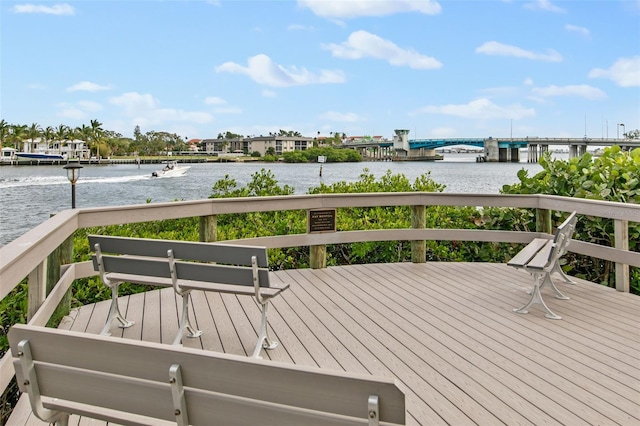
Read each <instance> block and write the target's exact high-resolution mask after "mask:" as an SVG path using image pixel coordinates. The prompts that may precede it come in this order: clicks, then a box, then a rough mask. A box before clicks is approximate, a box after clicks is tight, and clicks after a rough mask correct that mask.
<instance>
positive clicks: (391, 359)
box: [296, 270, 497, 424]
mask: <svg viewBox="0 0 640 426" xmlns="http://www.w3.org/2000/svg"><path fill="white" fill-rule="evenodd" d="M296 272H297V273H300V274H304V275H315V276H316V277H318V278H320V280H321V281H323V285H319V286H317V287H315V289H316V290H317V292H318V293H314V295H315V296H316V298H317V299H318V301H319V302H321V303H322V304H325V303H329V302H330V301H332V302H333V303H335V304H337V305H338V306H339V309H337V310H336V311H335V313H334V316H335V317H336V318H337V319H338V321H339V322H340V323H341V324H342V325H343V327H345V328H346V329H347V331H348V332H349V333H350V334H351V338H350V339H351V340H350V341H349V342H347V345H349V344H350V343H353V342H356V341H358V342H359V343H360V345H362V346H364V347H366V348H367V349H368V350H369V351H370V352H371V353H372V355H373V356H374V357H375V359H377V362H379V363H382V364H385V365H388V366H390V367H391V369H392V372H393V373H394V374H395V375H396V377H398V379H399V380H401V381H403V382H405V384H406V386H408V387H410V388H412V387H414V386H417V387H418V389H420V388H421V387H422V386H424V385H425V384H427V382H428V384H429V385H431V386H432V387H433V390H434V391H435V393H433V394H431V393H429V394H428V395H424V394H422V395H421V396H422V397H423V398H425V400H423V403H425V404H427V405H428V406H429V407H430V408H431V410H433V411H435V412H437V413H438V414H439V415H441V416H443V418H449V419H455V423H459V424H464V423H470V424H473V423H476V422H477V420H473V419H474V418H476V419H478V418H483V419H485V422H486V423H488V424H493V423H496V422H497V419H496V417H495V416H492V415H491V413H489V412H488V411H486V409H485V408H483V407H481V406H479V405H478V404H476V403H474V402H473V401H470V400H469V399H468V398H466V397H465V396H464V395H463V392H461V391H460V389H458V388H457V387H456V386H455V385H453V384H452V383H450V382H449V381H448V380H446V379H445V378H444V377H442V376H441V375H440V373H439V372H438V371H436V370H434V369H432V368H428V369H425V368H424V365H423V363H422V361H421V360H420V359H419V358H418V357H417V356H415V354H413V353H411V352H408V351H404V350H402V348H398V347H391V348H390V347H388V346H387V345H386V344H385V341H384V340H387V339H389V335H388V333H387V332H386V331H384V330H380V331H378V330H376V329H374V328H367V327H365V326H363V325H362V324H361V322H360V321H359V319H361V320H364V319H366V317H365V316H362V315H359V314H358V310H357V307H355V306H353V305H352V304H351V303H349V302H348V301H346V300H345V299H344V298H343V297H342V295H341V294H340V293H336V292H335V291H334V290H333V289H330V288H329V286H328V285H327V284H328V281H330V280H332V279H335V278H334V277H332V276H331V275H332V274H331V272H328V271H326V270H297V271H296ZM341 285H345V283H344V282H341ZM381 334H382V335H383V337H382V340H381ZM349 346H350V345H349ZM354 352H355V351H354ZM414 403H416V402H414ZM418 417H419V416H418Z"/></svg>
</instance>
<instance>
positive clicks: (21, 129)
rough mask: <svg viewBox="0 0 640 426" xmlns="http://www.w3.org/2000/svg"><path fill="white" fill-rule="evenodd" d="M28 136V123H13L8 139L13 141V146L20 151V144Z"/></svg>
mask: <svg viewBox="0 0 640 426" xmlns="http://www.w3.org/2000/svg"><path fill="white" fill-rule="evenodd" d="M26 138H27V125H26V124H13V125H11V126H10V128H9V135H8V137H7V139H9V141H11V142H13V147H14V148H15V149H16V151H20V148H21V147H20V145H21V144H22V143H23V141H24V140H25V139H26Z"/></svg>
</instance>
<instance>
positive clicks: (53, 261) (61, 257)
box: [46, 234, 73, 318]
mask: <svg viewBox="0 0 640 426" xmlns="http://www.w3.org/2000/svg"><path fill="white" fill-rule="evenodd" d="M48 259H49V260H48V262H47V269H46V271H47V295H48V294H49V293H51V290H53V287H54V286H55V285H56V283H57V282H58V281H59V280H60V267H61V266H62V265H68V264H70V263H71V262H72V261H73V234H71V235H70V236H69V238H67V239H66V240H64V242H63V243H62V244H60V246H58V248H56V249H55V250H54V251H53V252H51V254H50V255H49V258H48ZM70 309H71V289H69V290H68V291H67V292H66V293H65V295H64V297H63V298H62V300H61V301H60V305H58V308H57V309H56V311H55V312H54V314H53V315H52V316H51V318H62V317H63V316H65V315H67V314H69V311H70Z"/></svg>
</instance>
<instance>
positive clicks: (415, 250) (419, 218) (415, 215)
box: [411, 206, 427, 263]
mask: <svg viewBox="0 0 640 426" xmlns="http://www.w3.org/2000/svg"><path fill="white" fill-rule="evenodd" d="M426 211H427V209H426V207H425V206H411V227H412V228H413V229H424V227H425V224H426ZM411 261H412V262H413V263H426V262H427V242H426V241H425V240H413V241H411Z"/></svg>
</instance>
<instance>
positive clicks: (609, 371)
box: [469, 302, 637, 379]
mask: <svg viewBox="0 0 640 426" xmlns="http://www.w3.org/2000/svg"><path fill="white" fill-rule="evenodd" d="M471 303H472V305H471V306H469V309H476V307H475V306H474V305H473V302H471ZM522 318H526V316H522ZM519 321H520V322H521V321H522V319H520V320H519ZM541 321H542V322H541V323H540V324H541V326H542V328H540V329H537V330H536V329H534V330H533V331H534V332H535V333H536V334H531V335H529V336H527V337H529V338H531V339H533V341H535V342H536V345H538V344H540V343H543V342H545V340H542V339H541V337H542V336H545V335H547V334H551V335H552V336H553V333H557V332H560V331H562V326H563V324H562V323H560V322H555V321H554V322H551V323H549V321H548V320H546V319H544V318H542V320H541ZM563 321H564V320H563ZM525 322H526V320H525ZM538 322H540V321H539V320H536V321H532V322H531V324H532V325H533V324H535V323H538ZM505 325H507V326H509V327H511V328H512V325H511V323H510V322H509V323H507V324H505ZM529 329H530V327H528V328H521V327H520V326H519V327H518V328H517V329H515V330H514V331H516V334H515V335H514V337H515V338H518V334H524V332H527V330H529ZM527 333H528V332H527ZM524 343H525V344H526V341H525V342H524ZM592 346H593V344H592ZM574 349H575V347H573V348H572V349H571V350H569V349H567V348H566V347H565V346H564V345H559V344H558V343H557V342H555V341H554V342H552V343H551V344H549V345H548V350H554V351H556V353H560V354H564V353H566V354H567V358H566V362H569V363H573V362H574V361H575V360H576V359H583V360H586V361H587V362H588V361H591V358H592V357H593V355H594V352H593V351H588V352H587V357H586V358H580V357H581V356H583V355H582V354H581V353H578V354H576V352H575V351H574ZM608 350H609V353H610V354H611V352H612V351H611V349H610V348H608ZM595 354H597V353H595ZM607 362H608V363H611V362H612V360H608V361H603V362H597V363H594V362H590V364H591V366H592V367H593V366H595V367H596V368H598V369H599V371H600V372H601V374H603V379H605V378H607V377H611V376H614V377H616V376H617V377H618V378H622V379H628V378H629V374H628V373H629V372H632V373H633V374H632V375H634V374H635V373H636V370H637V368H633V367H632V368H629V365H626V368H624V367H623V370H620V369H615V368H612V367H611V366H609V365H607ZM613 362H617V361H613ZM632 365H633V363H632Z"/></svg>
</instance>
